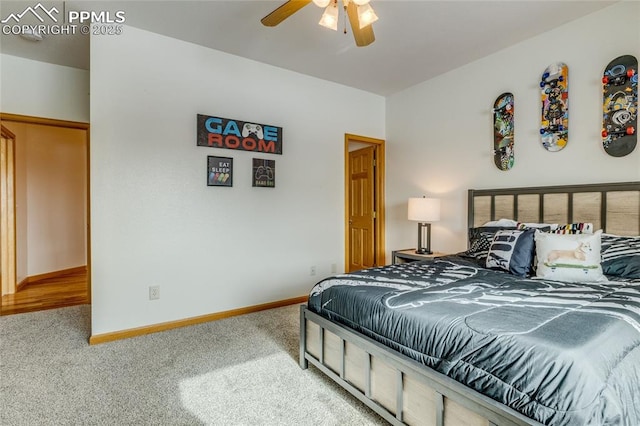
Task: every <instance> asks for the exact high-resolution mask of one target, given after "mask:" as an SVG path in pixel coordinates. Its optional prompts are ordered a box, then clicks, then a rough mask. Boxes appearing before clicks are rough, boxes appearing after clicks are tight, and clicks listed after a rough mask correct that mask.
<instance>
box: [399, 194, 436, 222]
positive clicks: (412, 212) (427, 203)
mask: <svg viewBox="0 0 640 426" xmlns="http://www.w3.org/2000/svg"><path fill="white" fill-rule="evenodd" d="M407 218H408V219H409V220H415V221H418V222H436V221H438V220H440V200H439V199H437V198H424V197H423V198H409V208H408V214H407Z"/></svg>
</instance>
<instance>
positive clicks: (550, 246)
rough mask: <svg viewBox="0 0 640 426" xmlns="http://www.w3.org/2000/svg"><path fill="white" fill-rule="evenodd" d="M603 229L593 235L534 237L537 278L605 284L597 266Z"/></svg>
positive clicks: (541, 233) (548, 234) (600, 267)
mask: <svg viewBox="0 0 640 426" xmlns="http://www.w3.org/2000/svg"><path fill="white" fill-rule="evenodd" d="M601 234H602V230H598V231H596V232H594V233H593V234H552V233H546V232H537V233H536V234H535V241H536V254H537V256H538V263H537V265H538V268H537V271H536V277H539V278H547V279H551V280H558V281H570V282H593V281H606V278H605V277H604V275H602V266H601V265H600V240H601Z"/></svg>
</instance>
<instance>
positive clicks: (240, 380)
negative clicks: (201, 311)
mask: <svg viewBox="0 0 640 426" xmlns="http://www.w3.org/2000/svg"><path fill="white" fill-rule="evenodd" d="M89 317H90V308H89V306H87V305H84V306H76V307H71V308H61V309H55V310H49V311H42V312H35V313H28V314H19V315H10V316H3V317H0V424H2V425H7V426H8V425H372V424H386V423H385V421H384V420H383V419H381V418H380V417H379V416H378V415H377V414H375V413H373V412H372V411H371V410H369V409H368V408H366V407H365V406H364V405H363V404H361V403H360V402H359V401H358V400H357V399H355V398H354V397H352V396H351V395H349V394H348V393H347V392H345V391H343V390H342V389H341V388H339V387H338V386H337V385H335V384H334V383H333V382H331V381H330V380H329V379H327V378H326V377H324V376H323V375H322V374H321V373H320V372H319V371H318V370H316V369H315V368H313V367H310V368H309V369H307V370H301V369H300V367H299V366H298V359H297V357H298V321H299V307H298V305H295V306H289V307H285V308H279V309H272V310H269V311H263V312H258V313H255V314H249V315H244V316H240V317H234V318H229V319H225V320H221V321H215V322H210V323H207V324H201V325H196V326H192V327H186V328H181V329H176V330H171V331H166V332H163V333H156V334H151V335H147V336H141V337H137V338H133V339H127V340H121V341H117V342H112V343H105V344H101V345H96V346H89V345H88V343H87V340H88V337H89V324H90V319H89Z"/></svg>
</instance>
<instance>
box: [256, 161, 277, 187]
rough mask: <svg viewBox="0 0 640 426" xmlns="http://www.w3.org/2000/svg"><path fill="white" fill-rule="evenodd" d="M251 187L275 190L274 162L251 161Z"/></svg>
mask: <svg viewBox="0 0 640 426" xmlns="http://www.w3.org/2000/svg"><path fill="white" fill-rule="evenodd" d="M253 186H256V187H261V188H275V186H276V160H263V159H261V158H254V159H253Z"/></svg>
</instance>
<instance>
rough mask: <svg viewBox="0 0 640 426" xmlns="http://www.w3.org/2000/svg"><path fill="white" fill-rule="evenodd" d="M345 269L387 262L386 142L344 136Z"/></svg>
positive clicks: (362, 267)
mask: <svg viewBox="0 0 640 426" xmlns="http://www.w3.org/2000/svg"><path fill="white" fill-rule="evenodd" d="M344 149H345V269H346V270H347V272H352V271H357V270H360V269H364V268H370V267H373V266H381V265H384V264H385V263H386V253H385V210H384V183H385V177H384V173H385V146H384V140H382V139H374V138H369V137H365V136H358V135H352V134H345V139H344Z"/></svg>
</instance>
